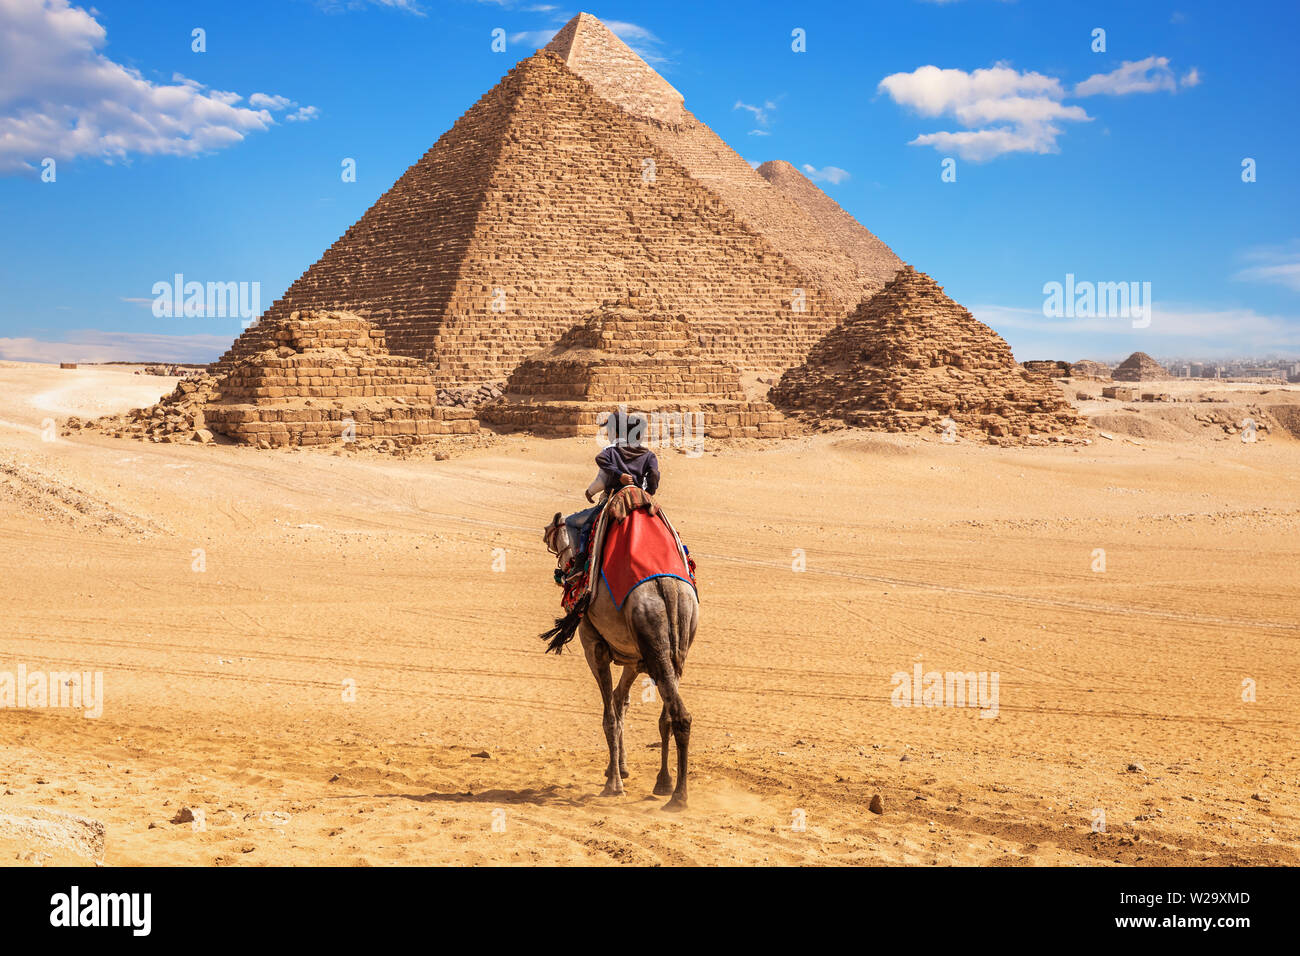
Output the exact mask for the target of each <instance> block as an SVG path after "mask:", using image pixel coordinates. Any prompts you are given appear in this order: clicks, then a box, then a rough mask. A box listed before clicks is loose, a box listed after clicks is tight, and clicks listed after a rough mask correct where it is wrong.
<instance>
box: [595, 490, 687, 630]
mask: <svg viewBox="0 0 1300 956" xmlns="http://www.w3.org/2000/svg"><path fill="white" fill-rule="evenodd" d="M688 560H689V559H688V558H687V556H686V555H685V554H683V553H682V549H681V547H680V546H678V544H677V536H676V535H674V534H673V532H672V530H671V529H670V528H669V527H668V525H667V523H666V522H665V521H664V519H663V518H661V517H660V516H659V515H657V514H654V515H652V514H650V512H649V511H647V510H646V509H645V508H637V509H636V510H635V511H632V512H630V513H629V514H628V516H627V517H626V518H624V519H623V520H622V521H619V522H617V523H615V524H612V525H610V528H609V531H608V533H607V534H606V535H605V544H604V549H603V551H602V552H601V560H600V577H601V580H603V581H604V582H605V586H606V587H607V588H609V596H610V597H611V598H612V599H613V601H614V606H615V607H616V608H618V609H620V610H622V608H623V602H624V601H626V600H627V596H628V595H629V594H631V593H632V591H633V590H635V589H636V588H637V587H638V586H639V585H642V584H645V582H647V581H650V580H653V579H654V578H665V577H667V578H681V579H682V580H683V581H686V582H688V583H689V584H690V585H691V586H692V587H694V586H695V575H694V574H693V573H692V570H691V568H690V567H689V565H688Z"/></svg>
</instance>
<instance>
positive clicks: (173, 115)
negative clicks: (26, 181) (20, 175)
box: [0, 0, 279, 175]
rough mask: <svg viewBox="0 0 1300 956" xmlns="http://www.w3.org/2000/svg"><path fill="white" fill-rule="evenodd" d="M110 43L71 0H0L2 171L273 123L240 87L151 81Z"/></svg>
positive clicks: (186, 148)
mask: <svg viewBox="0 0 1300 956" xmlns="http://www.w3.org/2000/svg"><path fill="white" fill-rule="evenodd" d="M106 42H107V34H106V32H105V30H104V28H103V27H102V26H101V25H100V24H99V23H98V22H97V21H96V20H95V18H94V17H93V16H92V15H91V14H90V13H87V12H86V11H85V10H83V9H81V8H79V7H73V6H70V5H69V3H68V0H0V175H3V174H6V173H16V172H30V171H32V170H34V169H35V166H36V165H37V164H39V163H40V161H41V160H42V159H43V158H44V157H46V156H50V157H53V158H55V159H70V158H73V157H78V156H93V157H98V158H101V159H103V160H105V161H108V162H111V161H113V160H115V159H126V158H127V157H129V156H131V155H132V154H136V153H140V154H162V155H171V156H192V155H195V154H197V153H201V152H205V151H207V150H211V149H219V148H221V147H224V146H230V145H232V144H234V143H238V142H239V141H240V140H242V139H243V138H244V137H245V136H246V135H248V134H249V133H251V132H256V131H259V130H266V129H269V128H270V127H271V126H273V125H275V119H274V118H273V117H272V115H271V111H270V110H269V109H268V108H266V106H261V107H259V106H257V105H255V104H253V105H252V108H247V107H239V106H236V105H235V104H237V103H238V102H239V101H240V100H241V99H242V97H241V96H240V95H239V94H237V93H231V92H225V91H221V90H208V89H207V88H206V87H205V86H203V84H201V83H199V82H197V81H195V80H191V79H188V78H185V77H180V76H176V77H173V81H172V83H171V84H169V85H165V84H158V83H152V82H150V81H148V80H146V79H145V78H144V77H143V76H142V75H141V74H140V72H139V71H138V70H135V69H132V68H129V67H125V66H123V65H121V64H120V63H115V62H114V61H112V60H110V59H109V58H108V57H106V56H104V55H103V54H102V53H100V52H98V50H99V48H101V47H103V46H104V44H105V43H106ZM256 95H258V96H259V97H260V99H259V102H263V103H265V102H268V101H277V102H278V99H279V98H278V97H273V96H272V95H270V94H256Z"/></svg>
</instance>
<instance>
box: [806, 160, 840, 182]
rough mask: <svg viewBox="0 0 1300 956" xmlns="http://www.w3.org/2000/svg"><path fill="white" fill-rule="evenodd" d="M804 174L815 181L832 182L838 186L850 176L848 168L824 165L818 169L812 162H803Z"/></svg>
mask: <svg viewBox="0 0 1300 956" xmlns="http://www.w3.org/2000/svg"><path fill="white" fill-rule="evenodd" d="M802 168H803V172H804V175H805V176H807V177H808V178H809V179H811V180H812V181H813V182H815V183H831V184H832V185H835V186H838V185H839V184H840V183H842V182H844V181H845V180H847V179H848V178H849V173H848V170H846V169H840V168H839V167H838V166H823V167H822V168H821V169H818V168H817V167H816V166H813V165H812V164H811V163H804V164H803V167H802Z"/></svg>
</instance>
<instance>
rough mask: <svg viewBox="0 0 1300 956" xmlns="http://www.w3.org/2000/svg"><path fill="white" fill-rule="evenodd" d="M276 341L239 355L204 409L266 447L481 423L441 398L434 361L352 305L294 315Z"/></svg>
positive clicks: (219, 426)
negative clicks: (411, 354)
mask: <svg viewBox="0 0 1300 956" xmlns="http://www.w3.org/2000/svg"><path fill="white" fill-rule="evenodd" d="M268 331H269V333H270V336H271V339H272V341H273V342H274V343H275V344H274V347H272V348H268V349H265V350H263V351H261V352H257V353H254V354H253V355H250V356H249V357H248V358H245V359H242V360H240V361H238V362H236V363H235V364H234V365H233V366H232V367H231V368H230V370H229V371H228V373H227V374H226V375H225V376H224V378H221V379H219V380H218V383H217V386H216V394H215V395H214V396H213V397H212V398H211V399H210V400H209V401H208V403H207V404H206V406H205V407H204V408H203V409H202V410H201V415H202V418H203V422H204V424H206V426H207V427H208V428H209V429H211V430H212V431H213V432H216V433H218V434H222V435H226V436H228V437H230V438H233V439H235V440H236V441H238V442H241V443H246V444H257V445H259V446H262V447H270V446H276V445H319V444H324V443H326V442H337V441H341V440H345V439H346V440H348V441H355V440H361V441H365V440H367V439H379V438H391V439H394V440H395V441H396V443H397V444H399V445H407V444H414V443H418V442H422V441H424V440H426V439H429V438H432V437H434V436H441V435H457V434H470V433H473V432H477V431H478V429H479V425H478V422H477V421H476V420H474V417H473V412H472V411H470V410H468V409H460V408H444V407H440V406H437V405H435V401H436V394H437V387H436V386H435V385H434V382H433V378H432V376H431V375H430V374H429V369H428V366H426V365H425V364H424V363H423V362H421V361H419V360H418V359H413V358H408V357H406V356H400V355H392V354H390V353H389V351H388V349H387V347H386V346H385V343H384V333H383V331H381V330H380V329H376V328H374V327H373V326H372V325H371V324H370V323H369V322H367V321H366V320H365V319H362V318H360V317H359V316H356V315H351V314H348V313H346V312H315V313H312V312H304V313H297V312H295V313H292V314H291V315H290V316H289V317H288V318H286V319H283V320H280V321H278V322H276V323H275V324H274V325H273V326H272V327H271V328H270V329H269V330H268Z"/></svg>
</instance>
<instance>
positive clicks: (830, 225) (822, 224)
mask: <svg viewBox="0 0 1300 956" xmlns="http://www.w3.org/2000/svg"><path fill="white" fill-rule="evenodd" d="M755 171H756V172H757V173H758V174H759V175H760V176H762V177H763V178H764V179H766V180H767V181H768V182H769V183H771V184H772V185H773V186H775V187H776V188H777V189H779V190H781V192H783V193H785V195H787V196H789V197H790V198H791V199H792V200H794V201H795V202H796V203H797V204H798V205H799V207H800V208H801V209H803V211H804V212H805V213H807V215H808V218H809V219H810V220H811V221H812V223H813V224H814V225H815V226H816V227H817V228H818V229H820V230H821V231H822V233H823V234H825V235H826V236H827V237H829V238H830V240H831V241H832V242H833V243H834V245H835V246H836V248H838V249H841V250H843V251H844V252H845V253H846V254H847V255H848V257H849V258H850V259H852V260H853V262H854V264H855V265H856V266H857V267H858V277H859V280H860V281H861V282H862V284H863V287H864V290H865V291H866V292H868V293H874V292H877V291H879V290H880V289H883V288H884V287H885V283H887V282H888V281H889V280H890V279H892V278H893V277H894V274H895V273H897V272H898V270H899V269H901V268H902V266H903V261H902V260H901V259H899V258H898V256H897V255H895V254H894V250H892V249H890V248H889V246H887V245H885V244H884V243H883V242H881V241H880V239H878V238H877V237H876V236H875V235H874V234H873V233H872V232H871V230H869V229H867V227H866V226H864V225H862V223H860V222H858V221H857V220H856V219H854V218H853V217H852V216H850V215H849V214H848V213H847V212H845V211H844V210H843V209H842V208H840V204H839V203H837V202H836V201H835V200H834V199H832V198H831V197H830V196H828V195H826V193H825V192H823V191H822V190H821V189H820V188H818V187H817V185H816V184H815V183H814V182H813V181H812V180H810V179H809V178H808V177H807V176H805V175H804V174H803V173H801V172H799V170H797V169H795V167H794V166H793V165H791V164H790V163H787V162H786V161H785V160H784V159H774V160H770V161H768V162H766V163H764V164H763V165H762V166H759V167H758V169H757V170H755Z"/></svg>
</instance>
